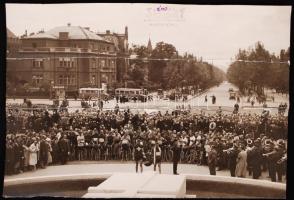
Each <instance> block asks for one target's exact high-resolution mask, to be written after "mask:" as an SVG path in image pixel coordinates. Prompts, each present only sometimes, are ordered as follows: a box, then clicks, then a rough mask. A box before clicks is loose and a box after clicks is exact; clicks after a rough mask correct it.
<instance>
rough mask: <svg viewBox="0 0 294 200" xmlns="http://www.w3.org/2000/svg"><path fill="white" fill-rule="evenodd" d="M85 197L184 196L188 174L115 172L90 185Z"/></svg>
mask: <svg viewBox="0 0 294 200" xmlns="http://www.w3.org/2000/svg"><path fill="white" fill-rule="evenodd" d="M83 197H84V198H136V197H137V198H184V197H186V176H184V175H169V174H158V173H155V172H153V171H147V172H144V173H137V174H135V173H115V174H113V175H112V176H111V177H109V178H108V179H107V180H106V181H104V182H103V183H101V184H99V185H98V186H96V187H89V188H88V193H87V194H85V195H84V196H83Z"/></svg>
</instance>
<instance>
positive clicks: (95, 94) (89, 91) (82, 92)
mask: <svg viewBox="0 0 294 200" xmlns="http://www.w3.org/2000/svg"><path fill="white" fill-rule="evenodd" d="M104 95H105V93H104V89H102V88H80V89H79V97H80V98H82V99H88V98H90V97H91V98H102V97H103V96H104Z"/></svg>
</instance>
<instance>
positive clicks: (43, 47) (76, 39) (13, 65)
mask: <svg viewBox="0 0 294 200" xmlns="http://www.w3.org/2000/svg"><path fill="white" fill-rule="evenodd" d="M124 35H125V34H122V35H118V34H117V35H114V34H110V33H109V32H106V33H105V34H97V33H95V32H93V31H91V30H90V29H89V28H87V27H80V26H71V25H70V24H68V25H67V26H61V27H55V28H53V29H51V30H49V31H46V32H45V31H40V32H38V33H36V34H33V33H32V34H30V35H27V34H25V35H24V36H22V37H21V39H20V41H21V46H20V48H19V50H18V53H17V55H16V56H14V59H8V61H7V75H10V76H11V75H13V76H15V77H16V79H17V80H21V81H22V82H27V83H29V84H30V85H32V86H33V87H36V88H38V87H40V86H41V85H42V84H44V83H47V84H50V85H51V87H53V86H54V87H56V86H57V87H59V86H62V87H64V88H65V91H66V92H67V93H68V94H69V93H72V92H73V93H76V92H77V91H78V89H79V88H81V87H102V85H103V84H104V85H107V86H108V87H109V86H111V85H113V84H114V83H116V82H117V81H118V77H119V76H120V75H118V72H120V73H122V74H123V73H124V70H125V69H126V68H127V64H128V63H127V62H124V63H122V64H120V66H119V67H118V66H117V62H121V61H120V60H119V61H118V55H119V56H120V57H125V58H126V59H122V60H124V61H125V60H127V56H128V54H127V52H128V51H127V49H128V47H127V28H126V37H125V36H124ZM122 43H123V44H124V45H123V46H122Z"/></svg>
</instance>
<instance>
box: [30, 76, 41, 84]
mask: <svg viewBox="0 0 294 200" xmlns="http://www.w3.org/2000/svg"><path fill="white" fill-rule="evenodd" d="M43 79H44V78H43V75H33V77H32V80H33V83H35V84H37V85H38V84H41V83H42V82H43Z"/></svg>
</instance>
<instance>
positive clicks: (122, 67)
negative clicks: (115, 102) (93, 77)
mask: <svg viewBox="0 0 294 200" xmlns="http://www.w3.org/2000/svg"><path fill="white" fill-rule="evenodd" d="M97 35H98V36H100V37H103V38H104V39H105V40H107V41H109V42H112V43H113V44H114V46H115V50H116V52H117V60H116V65H117V73H116V78H117V81H118V82H120V83H122V82H124V77H125V76H126V74H127V70H128V68H129V66H130V63H129V57H130V54H129V42H128V39H129V38H128V27H127V26H126V27H125V33H114V32H113V33H111V32H110V31H109V30H107V31H106V32H105V33H97Z"/></svg>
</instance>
